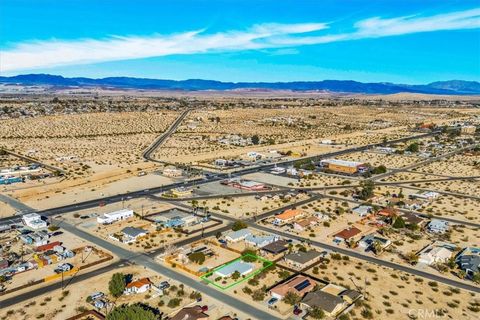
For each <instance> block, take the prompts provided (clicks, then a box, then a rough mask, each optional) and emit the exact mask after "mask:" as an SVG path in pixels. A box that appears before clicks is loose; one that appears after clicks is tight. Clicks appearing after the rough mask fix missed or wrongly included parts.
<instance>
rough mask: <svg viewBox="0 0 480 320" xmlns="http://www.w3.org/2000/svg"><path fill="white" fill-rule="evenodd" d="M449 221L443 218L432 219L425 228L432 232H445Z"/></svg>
mask: <svg viewBox="0 0 480 320" xmlns="http://www.w3.org/2000/svg"><path fill="white" fill-rule="evenodd" d="M448 228H449V223H448V221H445V220H440V219H432V221H430V223H429V224H428V225H427V230H428V231H429V232H433V233H445V232H447V231H448Z"/></svg>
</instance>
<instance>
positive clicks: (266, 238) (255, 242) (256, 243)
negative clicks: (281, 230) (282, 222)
mask: <svg viewBox="0 0 480 320" xmlns="http://www.w3.org/2000/svg"><path fill="white" fill-rule="evenodd" d="M278 239H279V237H278V236H276V235H261V236H255V235H252V234H249V235H248V236H246V237H245V243H246V244H249V245H251V246H253V247H259V248H261V247H264V246H266V245H267V244H270V243H272V242H275V241H277V240H278Z"/></svg>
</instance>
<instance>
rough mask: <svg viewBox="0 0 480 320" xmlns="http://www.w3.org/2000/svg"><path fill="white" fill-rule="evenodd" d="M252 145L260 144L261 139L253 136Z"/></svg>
mask: <svg viewBox="0 0 480 320" xmlns="http://www.w3.org/2000/svg"><path fill="white" fill-rule="evenodd" d="M252 143H253V144H255V145H257V144H259V143H260V138H259V137H258V136H257V135H253V136H252Z"/></svg>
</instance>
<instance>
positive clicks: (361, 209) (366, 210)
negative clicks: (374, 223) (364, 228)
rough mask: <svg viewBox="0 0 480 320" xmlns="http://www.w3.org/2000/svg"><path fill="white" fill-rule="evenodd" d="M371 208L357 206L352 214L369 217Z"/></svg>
mask: <svg viewBox="0 0 480 320" xmlns="http://www.w3.org/2000/svg"><path fill="white" fill-rule="evenodd" d="M372 210H373V208H372V207H371V206H358V207H355V208H353V209H352V212H353V213H356V214H358V215H359V216H360V217H364V216H366V215H369V214H370V213H371V212H372Z"/></svg>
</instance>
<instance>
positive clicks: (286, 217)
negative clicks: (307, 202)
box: [273, 209, 305, 226]
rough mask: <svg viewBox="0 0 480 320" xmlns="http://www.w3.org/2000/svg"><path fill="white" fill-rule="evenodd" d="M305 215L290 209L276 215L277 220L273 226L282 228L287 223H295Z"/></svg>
mask: <svg viewBox="0 0 480 320" xmlns="http://www.w3.org/2000/svg"><path fill="white" fill-rule="evenodd" d="M304 214H305V213H304V212H303V211H301V210H298V209H288V210H285V211H284V212H283V213H281V214H279V215H276V216H275V219H274V220H273V224H274V225H277V226H282V225H284V224H286V223H289V222H291V221H294V220H295V219H298V218H300V217H302V216H303V215H304Z"/></svg>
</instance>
